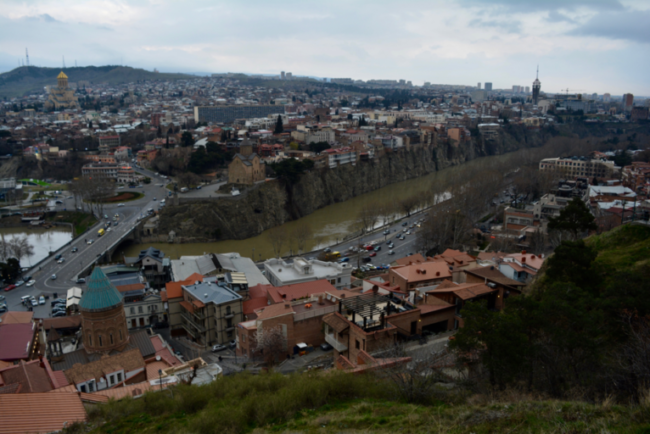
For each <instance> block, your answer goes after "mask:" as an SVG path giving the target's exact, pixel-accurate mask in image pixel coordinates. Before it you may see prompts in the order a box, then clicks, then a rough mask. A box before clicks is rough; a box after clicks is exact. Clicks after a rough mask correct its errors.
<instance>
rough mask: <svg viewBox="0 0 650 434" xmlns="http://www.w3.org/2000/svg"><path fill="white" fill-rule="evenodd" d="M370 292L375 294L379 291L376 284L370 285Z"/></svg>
mask: <svg viewBox="0 0 650 434" xmlns="http://www.w3.org/2000/svg"><path fill="white" fill-rule="evenodd" d="M372 292H373V293H374V294H377V293H378V292H379V287H378V286H377V285H372Z"/></svg>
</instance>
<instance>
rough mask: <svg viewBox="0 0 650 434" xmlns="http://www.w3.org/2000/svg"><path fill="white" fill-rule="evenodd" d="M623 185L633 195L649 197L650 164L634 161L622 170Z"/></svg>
mask: <svg viewBox="0 0 650 434" xmlns="http://www.w3.org/2000/svg"><path fill="white" fill-rule="evenodd" d="M623 185H624V186H626V187H629V188H630V189H632V190H633V191H634V192H635V193H638V194H643V195H646V196H648V195H650V163H645V162H643V161H635V162H633V163H632V164H631V165H630V166H625V167H624V168H623Z"/></svg>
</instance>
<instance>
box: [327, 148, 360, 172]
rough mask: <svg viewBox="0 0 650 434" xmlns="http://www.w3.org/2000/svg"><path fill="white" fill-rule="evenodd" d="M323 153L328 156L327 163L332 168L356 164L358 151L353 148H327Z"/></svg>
mask: <svg viewBox="0 0 650 434" xmlns="http://www.w3.org/2000/svg"><path fill="white" fill-rule="evenodd" d="M321 155H324V156H326V157H327V164H328V166H329V168H330V169H334V168H336V167H339V166H343V165H345V164H355V163H356V161H357V153H356V152H355V151H354V149H352V148H347V147H346V148H336V149H325V150H324V151H323V152H322V153H321Z"/></svg>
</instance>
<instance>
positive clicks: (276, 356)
mask: <svg viewBox="0 0 650 434" xmlns="http://www.w3.org/2000/svg"><path fill="white" fill-rule="evenodd" d="M255 342H256V344H255V352H257V353H259V354H261V356H262V358H263V359H264V361H265V362H266V364H267V365H269V366H273V365H275V364H277V363H279V362H280V361H281V360H282V359H284V357H285V356H286V354H288V353H287V350H288V349H287V338H286V336H285V335H284V333H283V332H282V327H281V326H275V327H264V323H263V322H262V324H261V325H260V326H258V327H257V332H256V333H255Z"/></svg>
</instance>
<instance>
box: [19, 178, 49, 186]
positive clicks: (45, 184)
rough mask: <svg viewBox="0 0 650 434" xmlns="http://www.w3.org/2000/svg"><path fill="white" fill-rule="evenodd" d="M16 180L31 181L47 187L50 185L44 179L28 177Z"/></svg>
mask: <svg viewBox="0 0 650 434" xmlns="http://www.w3.org/2000/svg"><path fill="white" fill-rule="evenodd" d="M18 181H19V182H31V183H34V184H36V185H40V186H41V187H49V186H50V184H48V183H47V182H45V181H39V180H38V179H34V180H30V179H19V180H18Z"/></svg>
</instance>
